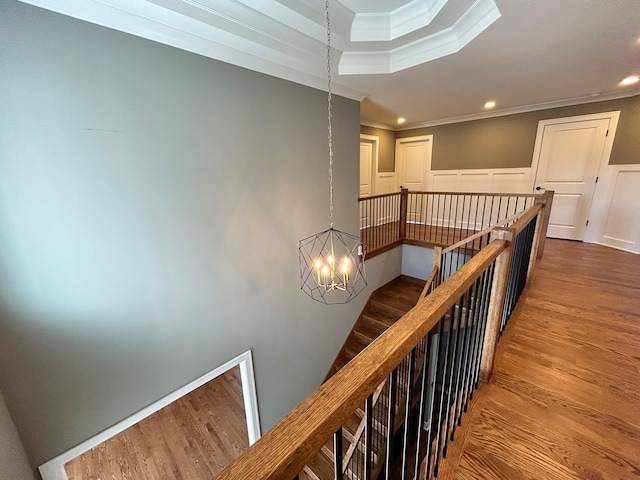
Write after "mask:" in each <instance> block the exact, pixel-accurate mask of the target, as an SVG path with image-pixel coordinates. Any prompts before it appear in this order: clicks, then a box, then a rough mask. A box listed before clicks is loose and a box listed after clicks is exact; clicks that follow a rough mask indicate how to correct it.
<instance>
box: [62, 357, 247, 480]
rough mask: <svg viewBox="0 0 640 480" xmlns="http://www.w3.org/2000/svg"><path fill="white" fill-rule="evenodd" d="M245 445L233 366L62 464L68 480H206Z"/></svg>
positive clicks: (239, 390) (239, 392) (237, 370)
mask: <svg viewBox="0 0 640 480" xmlns="http://www.w3.org/2000/svg"><path fill="white" fill-rule="evenodd" d="M248 446H249V438H248V434H247V424H246V418H245V413H244V401H243V397H242V384H241V380H240V368H239V367H237V366H236V367H234V368H232V369H230V370H228V371H227V372H225V373H223V374H222V375H220V376H218V377H217V378H214V379H213V380H211V381H210V382H208V383H206V384H205V385H203V386H201V387H200V388H197V389H196V390H194V391H192V392H190V393H188V394H187V395H185V396H184V397H182V398H180V399H179V400H177V401H175V402H173V403H172V404H170V405H168V406H167V407H165V408H163V409H161V410H159V411H158V412H156V413H154V414H153V415H151V416H149V417H147V418H145V419H144V420H142V421H140V422H138V423H137V424H136V425H133V426H132V427H130V428H128V429H127V430H125V431H124V432H121V433H120V434H118V435H116V436H115V437H112V438H110V439H109V440H107V441H106V442H104V443H102V444H100V445H99V446H97V447H95V448H93V449H92V450H90V451H88V452H86V453H84V454H83V455H80V456H79V457H77V458H75V459H73V460H71V461H70V462H68V463H67V464H65V470H66V472H67V476H68V478H69V480H98V479H110V480H159V479H176V480H182V479H184V480H186V479H193V480H200V479H202V480H210V479H211V478H213V477H215V476H216V475H217V474H218V473H220V472H221V471H222V469H223V468H224V467H225V466H226V465H228V464H229V463H231V461H232V460H234V459H235V458H237V457H238V456H239V455H240V454H241V453H242V452H243V451H244V450H246V449H247V448H248Z"/></svg>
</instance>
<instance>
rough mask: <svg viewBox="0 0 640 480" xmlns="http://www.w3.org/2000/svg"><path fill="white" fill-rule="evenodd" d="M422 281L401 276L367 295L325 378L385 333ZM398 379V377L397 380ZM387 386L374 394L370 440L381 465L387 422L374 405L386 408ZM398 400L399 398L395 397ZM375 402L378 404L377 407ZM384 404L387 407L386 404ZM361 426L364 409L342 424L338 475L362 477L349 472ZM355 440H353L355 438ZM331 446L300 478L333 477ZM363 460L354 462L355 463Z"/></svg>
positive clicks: (359, 449) (360, 451)
mask: <svg viewBox="0 0 640 480" xmlns="http://www.w3.org/2000/svg"><path fill="white" fill-rule="evenodd" d="M424 284H425V282H424V281H423V280H419V279H416V278H412V277H407V276H404V275H401V276H400V277H398V278H396V279H395V280H393V281H391V282H390V283H388V284H386V285H384V286H383V287H381V288H379V289H378V290H376V291H375V292H374V293H373V294H372V295H371V297H370V298H369V300H368V302H367V304H366V305H365V307H364V309H363V311H362V313H361V314H360V317H359V318H358V320H357V321H356V323H355V325H354V326H353V329H352V330H351V332H350V333H349V336H348V337H347V340H346V341H345V343H344V345H343V346H342V349H341V350H340V353H339V354H338V355H337V357H336V359H335V361H334V362H333V365H332V366H331V368H330V370H329V373H328V374H327V377H326V378H325V381H326V380H327V379H329V378H330V377H331V376H333V375H334V374H335V373H336V372H337V371H338V370H340V369H341V368H342V367H343V366H345V365H346V364H347V363H348V362H349V361H350V360H351V359H352V358H354V357H355V356H356V355H358V354H359V353H360V352H361V351H362V350H364V349H365V348H366V347H367V346H368V345H369V344H370V343H371V342H372V341H373V340H375V339H376V338H378V336H380V335H381V334H382V333H384V332H385V331H386V330H387V329H388V328H389V327H390V326H391V325H393V324H394V323H395V322H396V321H397V320H398V319H400V317H402V316H403V315H404V314H405V313H407V312H408V311H409V310H411V308H413V307H414V306H415V304H416V303H417V301H418V298H419V297H420V294H421V292H422V289H423V287H424ZM399 381H400V379H399ZM387 390H388V386H387V385H386V382H385V383H383V384H382V385H380V386H379V387H378V389H377V390H376V392H375V394H374V407H373V411H374V420H373V431H374V434H375V435H374V436H376V437H378V438H374V439H373V445H374V447H375V448H374V451H373V456H374V464H375V466H376V467H381V465H382V461H381V460H382V459H383V457H384V455H385V450H386V441H385V439H386V438H387V437H388V435H387V432H386V429H387V427H386V421H385V420H384V419H383V418H378V419H376V417H375V412H376V408H377V409H378V410H380V411H381V412H382V411H383V410H385V409H386V408H387V407H388V397H387ZM398 400H401V399H398ZM376 405H378V406H379V407H376ZM385 405H386V406H385ZM363 428H364V411H363V410H361V409H360V410H358V411H356V412H355V413H354V414H353V415H352V416H351V417H350V418H349V419H348V420H347V422H346V423H345V424H344V425H343V427H342V436H343V439H342V450H343V453H342V457H343V459H345V460H344V465H345V468H344V473H343V475H342V477H341V478H347V479H349V480H359V479H361V478H363V477H364V475H363V472H359V471H352V470H351V469H350V468H349V461H348V459H349V458H350V457H351V456H353V458H358V456H363V455H364V440H363V439H361V438H360V433H361V432H362V430H363ZM354 439H355V440H354ZM333 449H334V445H333V437H331V438H330V439H329V440H328V441H327V443H326V444H325V445H324V446H323V447H322V450H321V451H320V452H318V454H317V455H316V456H315V457H314V458H313V459H312V461H311V462H309V464H308V465H307V466H305V468H304V470H303V471H302V472H301V473H300V474H299V478H300V480H333V479H335V478H336V477H335V473H334V453H333V452H334V450H333ZM355 463H357V464H360V463H362V462H354V464H355ZM378 470H379V468H375V469H374V472H373V475H372V476H371V478H375V477H376V476H377V474H378Z"/></svg>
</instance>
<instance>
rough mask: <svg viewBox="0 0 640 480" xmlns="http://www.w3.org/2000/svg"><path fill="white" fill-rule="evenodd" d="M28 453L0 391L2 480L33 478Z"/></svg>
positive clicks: (0, 468) (0, 466) (30, 479)
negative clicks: (23, 446)
mask: <svg viewBox="0 0 640 480" xmlns="http://www.w3.org/2000/svg"><path fill="white" fill-rule="evenodd" d="M33 478H34V476H33V474H32V473H31V468H30V466H29V462H28V461H27V455H26V453H25V451H24V448H22V443H21V442H20V437H19V436H18V432H17V431H16V427H15V425H14V424H13V420H12V419H11V415H9V410H7V405H6V404H5V402H4V397H3V396H2V393H1V392H0V480H33Z"/></svg>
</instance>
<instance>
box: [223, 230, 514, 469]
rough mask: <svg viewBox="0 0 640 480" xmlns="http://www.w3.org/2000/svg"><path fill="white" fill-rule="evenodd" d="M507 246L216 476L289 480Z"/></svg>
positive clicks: (409, 316)
mask: <svg viewBox="0 0 640 480" xmlns="http://www.w3.org/2000/svg"><path fill="white" fill-rule="evenodd" d="M507 245H508V242H506V241H504V240H496V241H493V242H491V243H490V244H489V245H488V246H487V247H485V248H484V249H482V251H480V252H479V253H478V254H477V255H476V256H475V257H474V258H472V259H471V260H470V261H469V262H468V263H467V264H465V265H464V266H463V267H462V268H461V269H460V270H458V271H457V272H456V273H455V274H453V275H452V276H451V277H450V278H449V279H448V281H447V282H446V283H443V284H442V285H440V286H439V287H438V288H437V289H436V290H435V291H434V292H433V293H431V294H430V295H428V296H427V297H425V298H423V299H422V300H420V301H419V302H418V304H417V305H416V306H415V307H414V308H413V309H411V310H410V311H409V312H407V313H406V314H405V315H404V316H403V317H402V318H401V319H400V320H398V321H397V322H396V323H395V324H394V325H392V326H391V327H390V328H389V329H388V330H387V331H386V332H385V333H384V334H382V335H381V336H380V337H378V338H377V339H376V340H374V341H373V342H372V343H371V344H370V345H369V346H368V347H367V348H365V349H364V350H363V351H362V352H361V353H360V354H359V355H357V356H356V357H355V358H354V359H353V360H352V361H351V362H349V363H348V364H347V365H345V366H344V367H343V368H342V369H340V370H339V371H338V372H337V373H336V374H335V375H334V376H333V377H331V378H330V379H329V380H328V381H327V382H325V383H324V384H323V385H321V386H320V388H318V389H317V390H316V391H315V392H314V393H312V394H311V396H309V397H308V398H307V399H305V400H303V401H302V403H301V404H300V405H298V406H297V407H296V408H295V409H294V410H293V411H291V412H290V413H289V414H288V415H287V416H286V417H285V418H284V419H283V420H282V421H280V422H279V423H278V424H277V425H276V426H274V427H273V428H272V429H271V430H269V431H268V432H267V433H266V434H265V435H264V436H263V437H262V438H260V439H259V440H258V441H257V442H256V443H255V444H254V445H253V446H251V447H250V448H249V449H248V450H247V451H246V452H245V453H244V454H243V455H241V456H240V457H239V458H238V459H236V460H235V461H234V462H233V463H232V464H231V465H229V466H228V467H227V468H226V469H225V470H223V471H222V473H221V474H220V475H219V476H218V477H217V479H218V480H246V479H252V480H283V479H291V478H293V477H295V476H296V475H297V474H298V473H299V472H300V471H301V470H302V469H303V467H304V466H305V464H306V463H307V462H308V461H309V459H311V457H313V455H315V454H316V453H317V452H318V451H319V450H320V449H321V448H322V445H324V443H325V442H326V440H327V439H328V438H330V437H331V435H333V433H334V432H335V431H336V430H337V429H338V428H339V427H340V426H341V425H342V424H343V423H344V422H345V421H346V420H347V418H348V417H349V416H350V415H351V414H352V413H353V412H354V411H356V409H358V408H359V407H360V405H362V403H363V402H364V400H365V399H366V398H367V397H368V396H369V395H370V394H371V393H372V392H374V391H375V389H376V388H377V387H378V385H380V383H382V382H383V381H384V380H385V378H386V377H387V376H388V375H389V374H390V373H391V371H392V370H393V369H394V368H396V366H397V365H398V364H399V363H400V362H401V361H402V359H403V358H405V357H406V356H407V355H408V354H409V352H410V351H411V350H412V349H413V348H414V347H415V345H417V344H418V342H420V340H421V339H422V338H424V337H425V336H426V335H427V333H429V331H430V330H431V329H432V328H433V327H434V326H435V325H436V324H437V322H438V321H440V319H441V318H442V317H443V316H444V315H445V313H447V311H449V309H450V308H451V307H452V306H453V305H454V304H455V303H456V302H457V301H458V300H459V298H460V296H461V295H462V294H463V293H464V292H466V291H467V289H468V288H469V287H470V286H471V285H472V284H473V283H474V282H475V281H476V280H477V279H478V278H479V277H480V275H481V274H482V273H483V272H484V271H485V270H486V269H487V267H488V266H489V265H491V263H492V262H493V261H494V260H495V259H496V258H497V256H498V255H499V254H500V253H501V252H502V251H503V250H504V249H505V248H507Z"/></svg>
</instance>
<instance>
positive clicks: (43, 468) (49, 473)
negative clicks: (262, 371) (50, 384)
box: [38, 350, 261, 480]
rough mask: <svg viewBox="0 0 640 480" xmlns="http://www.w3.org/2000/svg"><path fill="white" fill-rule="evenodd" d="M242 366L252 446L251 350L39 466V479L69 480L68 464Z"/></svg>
mask: <svg viewBox="0 0 640 480" xmlns="http://www.w3.org/2000/svg"><path fill="white" fill-rule="evenodd" d="M236 365H238V366H240V375H241V380H242V395H243V397H244V407H245V415H246V418H247V430H248V433H249V444H253V443H255V442H256V441H257V439H258V438H260V435H261V434H260V421H259V414H258V397H257V395H256V387H255V375H254V371H253V356H252V354H251V350H247V351H246V352H244V353H243V354H241V355H238V356H237V357H236V358H234V359H232V360H229V361H228V362H227V363H225V364H223V365H221V366H219V367H218V368H215V369H214V370H212V371H210V372H209V373H206V374H205V375H203V376H201V377H199V378H197V379H195V380H193V381H192V382H190V383H188V384H187V385H185V386H184V387H181V388H179V389H178V390H176V391H175V392H172V393H170V394H169V395H167V396H166V397H163V398H161V399H160V400H158V401H156V402H154V403H152V404H151V405H149V406H148V407H145V408H143V409H142V410H140V411H139V412H137V413H134V414H133V415H131V416H130V417H127V418H125V419H124V420H122V421H121V422H119V423H117V424H115V425H113V426H112V427H109V428H107V429H106V430H104V431H103V432H100V433H99V434H97V435H95V436H93V437H91V438H90V439H88V440H85V441H84V442H82V443H81V444H79V445H77V446H75V447H73V448H72V449H70V450H67V451H66V452H64V453H62V454H60V455H58V456H57V457H55V458H53V459H51V460H49V461H48V462H46V463H44V464H42V465H40V467H38V470H40V475H41V476H42V479H43V480H68V477H67V473H66V471H65V469H64V464H65V463H67V462H68V461H70V460H72V459H74V458H76V457H77V456H79V455H82V454H83V453H85V452H87V451H89V450H91V449H92V448H94V447H96V446H98V445H100V444H101V443H102V442H104V441H106V440H108V439H109V438H111V437H113V436H115V435H117V434H118V433H120V432H122V431H124V430H126V429H127V428H129V427H131V426H132V425H135V424H136V423H138V422H139V421H140V420H144V419H145V418H147V417H148V416H150V415H152V414H153V413H155V412H157V411H158V410H160V409H161V408H164V407H166V406H167V405H169V404H170V403H172V402H174V401H176V400H178V399H179V398H181V397H183V396H184V395H186V394H187V393H189V392H191V391H193V390H195V389H196V388H198V387H201V386H202V385H204V384H205V383H207V382H209V381H210V380H213V379H214V378H216V377H217V376H219V375H221V374H222V373H224V372H226V371H227V370H229V369H231V368H233V367H235V366H236Z"/></svg>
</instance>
